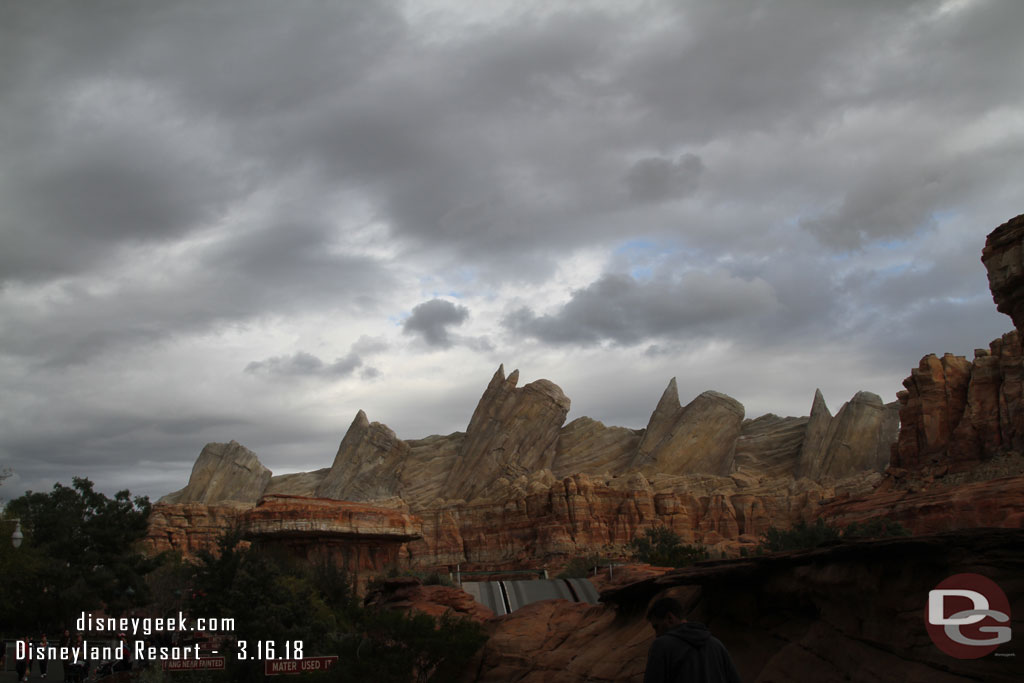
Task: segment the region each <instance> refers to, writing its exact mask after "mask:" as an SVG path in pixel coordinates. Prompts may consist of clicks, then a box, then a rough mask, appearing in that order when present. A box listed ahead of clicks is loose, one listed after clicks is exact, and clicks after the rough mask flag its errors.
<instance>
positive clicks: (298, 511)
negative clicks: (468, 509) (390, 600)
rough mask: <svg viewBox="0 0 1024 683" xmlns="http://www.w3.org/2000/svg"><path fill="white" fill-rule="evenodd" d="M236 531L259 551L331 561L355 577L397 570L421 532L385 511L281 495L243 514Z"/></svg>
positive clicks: (410, 519)
mask: <svg viewBox="0 0 1024 683" xmlns="http://www.w3.org/2000/svg"><path fill="white" fill-rule="evenodd" d="M239 525H240V527H241V530H242V532H243V533H244V535H245V537H246V538H249V539H251V541H252V542H253V544H254V545H255V546H256V547H258V548H266V549H272V548H277V549H282V550H285V551H286V552H288V553H290V554H291V555H293V556H296V557H299V558H302V559H304V560H309V561H324V560H326V561H331V562H334V563H335V564H336V565H337V566H339V567H343V568H345V569H347V570H349V571H352V572H356V573H360V572H379V571H381V570H383V569H385V568H386V567H388V566H395V565H397V564H398V562H399V559H400V557H403V556H404V555H405V544H406V543H408V542H409V541H413V540H416V539H418V538H420V533H419V529H420V527H421V526H422V524H421V522H420V520H419V519H418V518H416V517H414V516H411V515H408V514H405V513H402V512H399V511H396V510H393V509H389V508H380V507H373V506H370V505H362V504H358V503H350V502H346V501H341V500H327V499H323V498H305V497H300V496H281V495H271V496H266V497H265V498H263V499H262V500H261V501H260V502H259V504H258V505H257V506H256V507H254V508H251V509H249V510H247V511H245V512H243V513H241V514H240V516H239Z"/></svg>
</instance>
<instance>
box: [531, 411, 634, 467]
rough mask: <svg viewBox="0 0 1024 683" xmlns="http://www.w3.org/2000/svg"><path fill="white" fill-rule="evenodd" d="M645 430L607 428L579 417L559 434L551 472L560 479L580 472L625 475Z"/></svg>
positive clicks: (599, 423) (594, 421) (595, 421)
mask: <svg viewBox="0 0 1024 683" xmlns="http://www.w3.org/2000/svg"><path fill="white" fill-rule="evenodd" d="M643 433H644V432H643V430H641V429H627V428H625V427H606V426H605V425H604V424H602V423H601V422H598V421H597V420H592V419H590V418H589V417H581V418H577V419H575V420H573V421H572V422H570V423H569V424H567V425H565V427H563V428H562V431H561V432H559V434H558V443H557V449H556V452H555V461H554V463H553V464H552V466H551V469H552V472H553V473H554V476H556V477H558V478H559V479H561V478H563V477H568V476H571V475H573V474H577V473H579V472H587V473H593V474H597V473H608V474H622V473H624V472H626V471H627V469H628V468H629V459H630V456H632V454H633V453H635V452H636V449H637V446H639V444H640V439H641V438H642V436H643Z"/></svg>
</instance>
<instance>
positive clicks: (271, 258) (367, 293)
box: [0, 228, 391, 368]
mask: <svg viewBox="0 0 1024 683" xmlns="http://www.w3.org/2000/svg"><path fill="white" fill-rule="evenodd" d="M319 234H320V233H318V232H317V231H316V230H311V229H302V228H291V229H289V230H287V231H284V230H272V231H268V232H262V233H261V232H255V233H253V234H251V235H250V234H249V233H245V234H240V235H238V236H237V237H234V238H231V239H228V240H226V241H225V242H224V243H222V244H221V245H220V246H218V247H215V248H210V249H208V250H207V251H205V252H204V254H203V255H202V256H201V257H199V258H197V259H195V262H188V261H185V262H184V263H182V262H177V263H176V264H175V269H174V270H173V271H172V272H169V273H167V276H166V277H160V278H155V279H153V280H144V281H141V282H140V281H138V280H137V279H132V278H126V279H124V280H123V281H112V282H102V281H101V282H100V283H98V284H97V285H96V286H95V287H93V286H86V285H71V284H68V285H64V286H60V287H55V288H54V289H55V291H54V292H53V293H52V294H51V295H50V296H48V297H46V299H45V300H44V301H43V302H41V303H39V304H38V305H24V306H17V307H9V308H8V309H7V313H6V317H7V319H8V320H9V321H10V324H8V325H4V326H3V327H2V328H0V346H2V347H3V349H4V351H5V352H6V353H8V354H11V355H13V356H16V357H19V358H20V359H22V360H29V361H30V362H31V363H33V364H38V365H44V366H50V367H57V368H59V367H66V366H69V365H76V364H81V363H85V362H87V361H89V360H91V359H93V358H95V357H97V356H99V355H101V354H103V353H105V352H108V351H110V350H112V349H117V348H121V349H124V348H134V347H137V346H139V345H159V344H161V343H163V342H166V341H172V340H174V339H176V338H179V337H183V336H187V335H189V334H195V333H202V332H205V331H208V330H210V329H212V328H215V327H219V326H223V325H229V324H233V323H238V322H241V321H246V320H250V319H252V318H254V317H257V316H262V315H267V314H275V313H276V314H292V313H298V312H302V311H309V310H324V309H335V310H343V311H346V310H347V311H362V312H364V313H365V312H366V311H370V310H373V308H374V306H375V305H376V304H375V300H376V297H377V294H376V292H377V289H376V288H377V287H379V286H384V287H387V286H389V283H390V282H391V276H390V275H389V274H388V273H387V272H386V271H385V270H384V269H383V268H382V266H381V264H379V263H376V262H375V261H373V260H372V259H368V258H364V257H354V256H347V255H345V254H337V253H330V252H329V251H327V250H326V249H324V248H322V247H323V241H322V239H325V238H321V237H318V235H319ZM289 238H291V239H289ZM141 258H143V259H145V258H147V255H146V254H143V255H142V257H141ZM157 260H160V259H157Z"/></svg>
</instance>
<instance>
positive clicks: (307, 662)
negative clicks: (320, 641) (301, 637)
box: [263, 655, 338, 676]
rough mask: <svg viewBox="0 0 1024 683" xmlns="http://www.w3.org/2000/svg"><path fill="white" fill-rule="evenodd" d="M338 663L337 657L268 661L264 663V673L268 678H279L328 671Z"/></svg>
mask: <svg viewBox="0 0 1024 683" xmlns="http://www.w3.org/2000/svg"><path fill="white" fill-rule="evenodd" d="M337 663H338V656H337V655H332V656H330V657H306V658H304V659H268V660H267V661H266V662H264V666H263V673H264V675H267V676H278V675H280V674H303V673H307V672H310V671H327V670H328V669H330V668H331V667H332V666H334V665H335V664H337Z"/></svg>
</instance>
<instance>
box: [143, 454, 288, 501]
mask: <svg viewBox="0 0 1024 683" xmlns="http://www.w3.org/2000/svg"><path fill="white" fill-rule="evenodd" d="M271 476H272V473H271V471H270V470H269V469H267V468H266V467H264V466H263V464H262V463H261V462H260V459H259V458H258V457H256V454H255V453H253V452H252V451H250V450H249V449H248V448H246V447H245V446H243V445H241V444H240V443H238V442H237V441H231V442H230V443H208V444H206V446H205V447H204V448H203V450H202V452H201V453H200V454H199V457H198V458H196V462H195V465H193V466H192V475H191V476H190V477H189V480H188V485H187V486H185V488H183V489H181V490H180V491H175V492H174V493H170V494H168V495H166V496H164V497H163V498H161V499H160V502H162V503H219V502H224V501H237V502H242V503H255V502H256V501H257V500H259V498H260V496H261V495H263V490H264V489H265V488H266V487H267V484H268V483H270V477H271Z"/></svg>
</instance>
